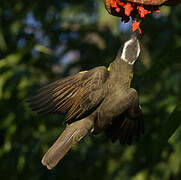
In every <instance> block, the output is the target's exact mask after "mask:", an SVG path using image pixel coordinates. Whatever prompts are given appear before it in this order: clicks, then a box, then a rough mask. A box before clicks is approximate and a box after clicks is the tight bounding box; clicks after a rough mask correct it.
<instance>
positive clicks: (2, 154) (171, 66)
mask: <svg viewBox="0 0 181 180" xmlns="http://www.w3.org/2000/svg"><path fill="white" fill-rule="evenodd" d="M161 12H162V14H160V15H154V16H151V15H149V16H148V17H147V18H146V19H145V21H144V23H143V25H142V31H143V36H142V37H141V45H142V56H141V58H140V59H139V62H138V63H137V64H136V67H135V76H134V81H133V86H134V87H135V88H136V89H137V90H138V91H139V94H140V103H141V106H142V109H143V112H144V119H145V136H144V137H143V138H142V140H141V141H140V142H139V143H138V144H137V145H132V146H121V145H120V144H119V143H118V142H117V143H114V144H112V143H110V142H108V140H107V139H106V137H105V136H104V135H103V134H102V135H98V136H92V135H90V136H87V137H86V138H84V139H83V140H82V141H81V142H80V143H79V145H76V146H75V147H74V148H73V149H72V150H71V151H70V152H69V153H68V154H67V155H66V156H65V158H64V159H63V160H62V161H61V162H60V163H59V165H58V166H57V167H56V168H55V169H53V170H52V171H48V170H46V168H44V167H43V166H42V165H41V163H40V162H41V158H42V156H43V154H44V153H45V152H46V151H47V149H48V147H50V145H51V144H52V143H53V142H54V141H55V139H56V137H57V136H58V135H59V134H60V133H61V132H62V130H63V128H64V127H65V124H64V122H63V119H64V116H57V115H48V116H38V115H37V114H36V113H33V112H31V110H30V109H29V108H28V107H27V103H26V102H25V99H26V98H28V97H30V96H31V95H33V93H34V92H35V91H36V90H37V89H38V88H39V87H40V86H42V85H44V84H46V83H48V82H50V81H53V80H55V79H57V78H60V77H63V76H67V75H70V74H72V73H76V72H78V71H80V70H86V69H90V68H92V67H95V66H99V65H106V66H107V65H108V64H109V63H110V62H111V61H112V60H113V59H114V57H115V55H116V53H117V50H118V48H119V47H120V45H121V43H122V41H123V40H124V39H125V38H126V37H127V36H128V35H129V34H130V29H129V28H127V26H126V28H125V26H124V25H123V24H120V20H119V18H117V17H113V16H110V15H108V14H107V12H106V11H105V9H104V4H103V1H102V0H87V1H84V0H76V1H75V0H74V1H73V0H66V1H65V0H52V1H47V0H37V1H33V0H32V1H28V0H14V1H12V0H1V6H0V109H1V113H0V162H1V163H0V179H8V180H11V179H13V180H21V179H32V180H39V179H44V180H46V179H60V178H61V179H64V180H67V179H70V180H72V179H76V180H81V179H82V180H83V179H87V180H89V179H95V180H96V179H104V180H112V179H114V180H118V179H124V180H130V179H132V180H159V179H164V180H177V179H178V180H180V179H181V158H180V157H181V151H180V149H181V127H180V123H181V103H180V100H181V18H180V17H181V6H177V7H172V8H168V7H162V9H161Z"/></svg>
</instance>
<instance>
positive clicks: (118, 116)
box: [105, 88, 144, 144]
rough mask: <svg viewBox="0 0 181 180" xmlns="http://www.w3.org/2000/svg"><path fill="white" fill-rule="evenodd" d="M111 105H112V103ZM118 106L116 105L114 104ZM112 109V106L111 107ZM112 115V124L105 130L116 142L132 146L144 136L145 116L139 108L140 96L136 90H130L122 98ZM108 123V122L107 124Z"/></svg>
mask: <svg viewBox="0 0 181 180" xmlns="http://www.w3.org/2000/svg"><path fill="white" fill-rule="evenodd" d="M110 104H111V103H110ZM113 104H114V105H116V103H113ZM109 107H110V106H109ZM112 108H113V110H112V111H111V112H109V113H110V114H111V113H112V115H111V116H112V117H114V118H113V119H112V122H111V123H109V125H108V126H107V129H106V130H105V133H106V135H107V136H108V138H110V139H111V140H112V142H115V141H116V140H117V139H119V141H120V143H121V144H131V143H132V141H133V139H135V140H136V141H137V140H138V139H139V137H140V135H141V134H143V130H144V127H143V114H142V111H141V109H140V106H139V101H138V94H137V92H136V90H134V89H132V88H131V89H129V91H127V93H126V94H125V95H124V96H123V97H122V101H121V102H119V104H118V103H117V105H116V106H115V107H112ZM106 123H107V122H106Z"/></svg>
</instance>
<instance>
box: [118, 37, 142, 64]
mask: <svg viewBox="0 0 181 180" xmlns="http://www.w3.org/2000/svg"><path fill="white" fill-rule="evenodd" d="M139 54H140V44H139V41H138V40H137V38H136V37H133V38H131V39H130V40H128V41H126V42H125V44H124V46H123V49H122V54H121V59H122V60H123V61H125V62H127V63H128V64H130V65H133V64H134V62H135V61H136V59H137V58H138V56H139Z"/></svg>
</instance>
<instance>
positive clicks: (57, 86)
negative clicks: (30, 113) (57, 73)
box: [27, 66, 109, 122]
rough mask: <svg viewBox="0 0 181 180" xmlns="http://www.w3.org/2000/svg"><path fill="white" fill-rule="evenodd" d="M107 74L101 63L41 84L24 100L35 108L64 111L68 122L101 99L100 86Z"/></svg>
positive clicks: (85, 111)
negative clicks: (32, 95) (41, 86)
mask: <svg viewBox="0 0 181 180" xmlns="http://www.w3.org/2000/svg"><path fill="white" fill-rule="evenodd" d="M108 76H109V72H108V71H107V69H106V68H105V67H104V66H101V67H96V68H93V69H91V70H89V71H83V72H80V73H77V74H75V75H72V76H69V77H67V78H64V79H60V80H57V81H55V82H53V83H50V84H49V85H46V86H44V87H43V88H41V89H40V90H39V91H38V92H37V95H35V96H34V97H32V98H30V99H28V100H27V101H28V102H29V103H30V107H31V108H32V110H34V111H38V112H39V113H58V114H62V113H67V122H72V121H75V120H78V119H80V118H82V117H85V116H86V115H87V114H90V112H92V111H93V110H94V109H95V108H97V106H98V105H99V104H100V102H101V101H102V98H104V97H103V94H102V92H101V87H102V85H103V84H104V82H105V81H106V80H107V78H108Z"/></svg>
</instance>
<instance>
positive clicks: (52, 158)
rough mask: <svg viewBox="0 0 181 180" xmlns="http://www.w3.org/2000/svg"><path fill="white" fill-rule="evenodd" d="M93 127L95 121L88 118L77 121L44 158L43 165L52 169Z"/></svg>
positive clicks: (66, 130) (64, 132)
mask: <svg viewBox="0 0 181 180" xmlns="http://www.w3.org/2000/svg"><path fill="white" fill-rule="evenodd" d="M92 127H93V121H91V120H90V119H88V118H85V119H82V120H79V121H75V122H73V123H72V124H70V125H68V126H67V127H66V129H65V130H64V131H63V133H62V134H61V135H60V136H59V138H58V139H57V140H56V142H55V143H54V144H53V145H52V146H51V148H50V149H49V150H48V151H47V152H46V154H45V155H44V157H43V158H42V164H43V165H44V166H46V167H47V168H48V169H52V168H53V167H55V166H56V165H57V163H58V162H59V161H60V160H61V159H62V158H63V157H64V156H65V154H66V153H67V152H68V151H69V150H70V148H71V147H72V146H73V145H74V144H75V143H77V142H78V141H80V139H81V138H83V137H84V136H85V135H86V134H87V133H88V132H89V131H90V130H91V128H92Z"/></svg>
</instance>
